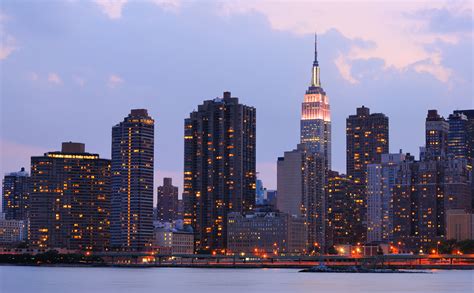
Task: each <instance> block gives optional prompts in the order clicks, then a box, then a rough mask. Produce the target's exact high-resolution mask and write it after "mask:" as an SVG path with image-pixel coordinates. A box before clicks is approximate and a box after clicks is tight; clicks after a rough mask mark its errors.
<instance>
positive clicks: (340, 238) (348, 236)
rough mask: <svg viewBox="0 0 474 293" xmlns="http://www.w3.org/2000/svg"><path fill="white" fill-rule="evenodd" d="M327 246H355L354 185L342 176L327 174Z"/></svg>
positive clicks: (336, 173)
mask: <svg viewBox="0 0 474 293" xmlns="http://www.w3.org/2000/svg"><path fill="white" fill-rule="evenodd" d="M326 191H327V207H326V209H327V222H328V224H327V225H328V228H327V237H326V238H327V240H326V241H327V246H332V245H342V244H344V245H345V244H355V243H356V241H357V237H356V235H355V231H354V206H355V193H354V183H353V182H352V180H351V179H349V178H347V176H346V175H344V174H339V173H338V172H335V171H330V172H329V173H328V179H327V186H326Z"/></svg>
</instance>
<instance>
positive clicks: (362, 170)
mask: <svg viewBox="0 0 474 293" xmlns="http://www.w3.org/2000/svg"><path fill="white" fill-rule="evenodd" d="M388 146H389V127H388V117H387V116H385V115H384V114H382V113H372V114H371V113H370V110H369V108H366V107H364V106H362V107H360V108H357V113H356V115H350V116H349V117H348V118H347V119H346V166H347V176H348V178H349V179H351V180H353V181H354V183H355V185H356V187H357V188H358V191H357V192H356V197H357V198H356V206H355V208H354V215H355V218H354V225H355V230H356V235H358V236H359V239H358V241H359V242H365V241H366V233H367V223H366V219H367V209H366V207H367V201H366V184H367V165H368V164H377V163H380V161H381V159H382V154H386V153H388V152H389V149H388Z"/></svg>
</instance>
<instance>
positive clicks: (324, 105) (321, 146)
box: [300, 36, 331, 171]
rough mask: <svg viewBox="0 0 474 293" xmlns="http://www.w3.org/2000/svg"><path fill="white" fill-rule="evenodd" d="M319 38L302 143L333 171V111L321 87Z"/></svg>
mask: <svg viewBox="0 0 474 293" xmlns="http://www.w3.org/2000/svg"><path fill="white" fill-rule="evenodd" d="M317 45H318V44H317V36H315V41H314V61H313V67H312V75H311V83H310V86H309V88H308V90H307V91H306V93H305V95H304V102H303V104H302V105H301V124H300V136H301V141H300V143H302V144H306V145H307V148H308V150H309V151H310V152H312V153H319V154H321V156H322V157H323V158H324V166H325V170H326V171H328V170H330V169H331V109H330V106H329V97H328V96H327V95H326V92H325V91H324V89H323V88H322V86H321V78H320V68H319V62H318V46H317Z"/></svg>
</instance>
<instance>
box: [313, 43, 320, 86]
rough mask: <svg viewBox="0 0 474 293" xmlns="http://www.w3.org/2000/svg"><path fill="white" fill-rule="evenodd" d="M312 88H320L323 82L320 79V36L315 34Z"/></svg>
mask: <svg viewBox="0 0 474 293" xmlns="http://www.w3.org/2000/svg"><path fill="white" fill-rule="evenodd" d="M311 86H314V87H320V86H321V80H320V79H319V63H318V35H317V34H314V61H313V72H312V76H311Z"/></svg>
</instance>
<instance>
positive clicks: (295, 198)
mask: <svg viewBox="0 0 474 293" xmlns="http://www.w3.org/2000/svg"><path fill="white" fill-rule="evenodd" d="M303 162H304V148H303V146H302V145H298V147H297V148H296V149H294V150H292V151H287V152H285V153H284V155H283V157H279V158H278V161H277V190H278V196H277V200H276V207H277V209H278V210H279V211H281V212H284V213H287V214H290V215H296V216H301V206H302V204H303V172H302V168H303Z"/></svg>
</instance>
